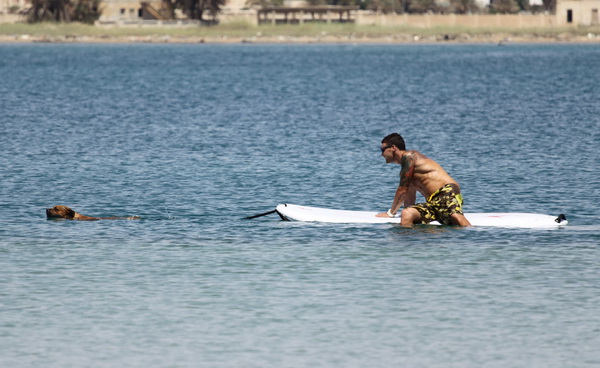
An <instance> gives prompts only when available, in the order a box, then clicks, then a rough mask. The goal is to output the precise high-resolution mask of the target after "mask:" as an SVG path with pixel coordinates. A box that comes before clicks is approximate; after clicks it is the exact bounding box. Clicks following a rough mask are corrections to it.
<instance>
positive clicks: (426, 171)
mask: <svg viewBox="0 0 600 368" xmlns="http://www.w3.org/2000/svg"><path fill="white" fill-rule="evenodd" d="M381 155H382V156H383V157H384V158H385V162H386V163H388V164H389V163H396V164H399V165H402V168H401V170H400V185H398V189H397V190H396V195H395V196H394V202H393V203H392V207H391V208H390V209H389V210H388V211H387V212H383V213H379V214H377V216H378V217H393V216H394V215H395V214H396V212H398V210H399V209H400V206H401V205H402V204H404V209H403V210H402V213H401V216H402V221H401V223H402V225H403V226H412V225H413V224H420V223H425V224H426V223H429V222H431V221H438V222H440V223H441V224H444V225H458V226H471V223H470V222H469V220H467V218H466V217H465V215H464V214H463V212H462V203H463V200H462V196H461V194H460V187H459V186H458V183H457V182H456V181H454V179H452V178H451V177H450V175H448V173H447V172H446V171H445V170H444V169H443V168H442V167H441V166H440V165H439V164H438V163H437V162H435V161H433V160H432V159H430V158H428V157H427V156H425V155H423V154H422V153H420V152H418V151H414V150H413V151H407V150H406V147H405V144H404V139H403V138H402V136H401V135H400V134H398V133H393V134H390V135H388V136H387V137H385V138H383V140H382V141H381ZM417 191H418V192H419V193H421V194H422V195H423V196H424V197H425V198H426V200H427V202H426V203H419V204H415V201H416V196H417V193H416V192H417Z"/></svg>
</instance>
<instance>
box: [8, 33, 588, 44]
mask: <svg viewBox="0 0 600 368" xmlns="http://www.w3.org/2000/svg"><path fill="white" fill-rule="evenodd" d="M0 43H98V44H102V43H105V44H129V43H153V44H203V43H206V44H235V43H240V44H252V43H254V44H336V43H351V44H427V43H439V44H467V43H473V44H477V43H480V44H501V45H502V44H510V43H563V44H570V43H593V44H596V43H598V44H600V38H590V37H586V36H568V37H551V36H548V37H544V36H527V35H524V36H511V35H488V36H460V35H458V36H457V37H452V38H450V37H447V36H446V35H435V36H421V35H406V37H397V36H396V37H342V36H324V37H310V36H278V37H277V36H267V37H239V36H223V37H199V36H193V37H190V36H188V37H178V36H160V35H156V36H46V35H41V36H40V35H35V36H32V35H10V36H7V35H0Z"/></svg>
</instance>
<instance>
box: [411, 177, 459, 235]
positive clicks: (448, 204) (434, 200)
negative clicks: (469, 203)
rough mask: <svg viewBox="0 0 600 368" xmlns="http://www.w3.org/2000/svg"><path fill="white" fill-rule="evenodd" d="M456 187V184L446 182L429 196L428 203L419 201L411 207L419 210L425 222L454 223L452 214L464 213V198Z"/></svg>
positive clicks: (422, 220)
mask: <svg viewBox="0 0 600 368" xmlns="http://www.w3.org/2000/svg"><path fill="white" fill-rule="evenodd" d="M455 189H456V186H455V185H452V184H446V185H444V186H443V187H441V188H440V189H438V190H437V191H436V192H435V193H433V194H432V195H431V196H429V198H428V199H427V203H417V204H415V205H412V206H410V207H411V208H414V209H416V210H417V211H419V213H420V214H421V222H422V223H424V224H428V223H430V222H431V221H438V222H439V223H441V224H444V225H452V220H451V216H452V215H453V214H455V213H458V214H462V213H463V211H462V204H463V198H462V195H460V193H457V192H456V190H455Z"/></svg>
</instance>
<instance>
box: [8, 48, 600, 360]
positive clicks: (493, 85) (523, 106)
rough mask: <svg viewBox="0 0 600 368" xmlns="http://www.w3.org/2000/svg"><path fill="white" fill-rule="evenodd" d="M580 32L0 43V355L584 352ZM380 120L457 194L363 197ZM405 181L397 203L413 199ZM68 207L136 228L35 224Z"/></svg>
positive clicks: (593, 282) (369, 193)
mask: <svg viewBox="0 0 600 368" xmlns="http://www.w3.org/2000/svg"><path fill="white" fill-rule="evenodd" d="M599 65H600V47H598V46H597V45H543V44H542V45H516V44H508V45H506V46H497V45H350V44H348V45H253V44H244V45H206V44H202V45H92V44H4V45H0V75H1V79H0V112H1V116H0V126H1V130H0V148H1V150H0V167H1V173H2V176H1V179H0V180H1V182H0V184H1V185H0V366H2V367H544V368H547V367H597V366H599V365H600V353H599V350H598V347H599V346H600V272H599V271H600V268H599V262H600V215H599V211H598V200H599V194H600V179H599V177H600V175H599V170H598V162H599V159H600V149H599V148H598V147H599V146H600V101H599V97H600V67H599ZM392 132H400V133H401V134H402V135H403V136H404V137H405V139H406V142H407V146H408V148H409V149H418V150H420V151H422V152H423V153H424V154H426V155H427V156H429V157H431V158H433V159H435V160H437V161H438V162H439V163H440V164H441V165H443V166H444V167H445V168H446V169H447V171H448V172H449V173H450V175H452V176H453V178H455V179H456V180H457V181H458V182H459V183H460V185H461V187H462V191H463V194H464V197H465V211H466V212H533V213H543V214H550V215H558V214H560V213H564V214H565V215H566V216H567V218H568V220H569V221H570V223H569V225H568V226H567V227H565V228H560V229H553V230H530V229H499V228H469V229H459V228H452V227H429V226H417V227H415V228H408V229H407V228H401V227H399V226H395V225H385V224H383V225H381V224H380V225H377V224H376V225H356V224H354V225H349V224H342V225H340V224H311V223H293V222H283V221H280V220H279V218H278V217H277V216H276V215H270V216H265V217H261V218H257V219H255V220H242V217H244V216H249V215H254V214H257V213H262V212H267V211H269V210H272V209H274V208H275V206H276V205H277V204H278V203H294V204H304V205H312V206H320V207H328V208H337V209H348V210H371V211H385V210H387V209H388V208H389V207H390V205H391V202H392V199H393V195H394V191H395V189H396V187H397V185H398V172H399V166H397V165H386V164H385V162H384V160H383V158H382V157H381V156H380V152H379V145H380V142H381V139H382V138H383V137H384V136H385V135H387V134H389V133H392ZM419 199H421V198H419ZM59 204H60V205H67V206H70V207H72V208H73V209H75V210H76V211H78V212H80V213H83V214H86V215H92V216H129V215H138V216H141V217H142V220H139V221H124V220H121V221H97V222H75V221H47V220H46V217H45V212H44V209H45V208H49V207H52V206H54V205H59Z"/></svg>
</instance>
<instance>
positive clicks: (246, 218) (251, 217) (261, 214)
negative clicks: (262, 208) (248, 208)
mask: <svg viewBox="0 0 600 368" xmlns="http://www.w3.org/2000/svg"><path fill="white" fill-rule="evenodd" d="M275 212H277V210H273V211H269V212H265V213H259V214H258V215H253V216H248V217H244V218H243V219H242V220H252V219H255V218H257V217H262V216H267V215H270V214H272V213H275Z"/></svg>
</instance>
